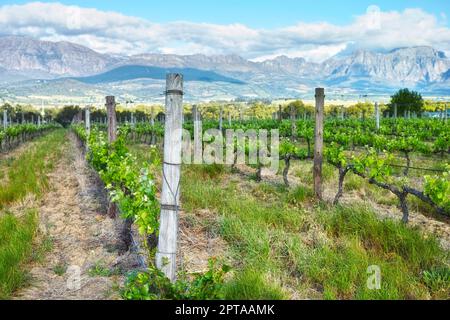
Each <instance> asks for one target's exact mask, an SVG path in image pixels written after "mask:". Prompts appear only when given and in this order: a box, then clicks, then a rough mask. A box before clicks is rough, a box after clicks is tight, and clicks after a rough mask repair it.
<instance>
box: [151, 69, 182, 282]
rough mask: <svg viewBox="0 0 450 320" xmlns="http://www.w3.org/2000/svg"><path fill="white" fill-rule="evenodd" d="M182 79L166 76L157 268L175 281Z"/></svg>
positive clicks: (179, 75)
mask: <svg viewBox="0 0 450 320" xmlns="http://www.w3.org/2000/svg"><path fill="white" fill-rule="evenodd" d="M182 112H183V76H182V75H181V74H173V73H172V74H167V78H166V121H165V128H164V163H163V173H162V174H163V183H162V192H161V215H160V227H159V239H158V250H157V253H156V266H157V267H158V268H159V269H160V270H162V272H163V273H164V274H165V275H166V276H167V278H169V279H170V281H172V282H174V281H175V279H176V252H177V238H178V212H179V210H180V204H179V200H180V177H181V141H182V130H181V129H182V125H183V124H182Z"/></svg>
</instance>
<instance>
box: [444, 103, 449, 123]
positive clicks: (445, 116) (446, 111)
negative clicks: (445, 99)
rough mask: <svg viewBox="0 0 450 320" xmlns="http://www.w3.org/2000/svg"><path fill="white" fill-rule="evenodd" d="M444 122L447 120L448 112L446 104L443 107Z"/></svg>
mask: <svg viewBox="0 0 450 320" xmlns="http://www.w3.org/2000/svg"><path fill="white" fill-rule="evenodd" d="M444 112H445V114H444V121H445V122H447V119H448V110H447V104H445V105H444Z"/></svg>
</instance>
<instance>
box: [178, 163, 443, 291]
mask: <svg viewBox="0 0 450 320" xmlns="http://www.w3.org/2000/svg"><path fill="white" fill-rule="evenodd" d="M215 170H216V169H215V168H208V167H207V166H194V165H192V166H183V169H182V185H181V196H182V206H183V209H184V210H185V212H186V213H187V214H191V213H193V212H195V211H197V210H200V209H208V210H209V211H210V212H213V213H215V215H216V218H215V222H214V228H217V232H218V234H219V235H220V236H221V237H222V238H223V239H224V240H225V241H226V242H227V243H228V246H229V251H228V253H227V254H228V255H229V257H228V258H230V259H231V260H232V261H234V266H233V270H234V272H233V274H234V276H233V277H232V278H231V279H230V280H228V281H227V283H226V284H225V287H224V292H225V297H226V298H227V299H288V298H290V296H289V294H288V292H289V291H288V290H286V289H287V287H289V288H290V289H293V290H298V291H299V292H300V296H311V295H312V296H314V297H316V296H319V297H322V298H324V299H430V298H434V299H448V298H449V297H450V292H449V288H448V281H447V279H448V272H449V271H448V270H449V269H448V257H449V256H448V252H447V251H444V250H443V249H441V248H440V246H439V243H438V241H437V240H436V239H435V238H433V237H431V236H427V237H424V236H423V235H422V234H421V232H420V231H419V230H418V229H415V228H411V227H409V226H405V225H403V224H402V223H400V222H396V221H392V220H380V219H379V218H378V217H377V216H376V215H375V214H374V213H373V212H372V211H371V210H370V209H367V208H364V207H358V206H349V207H345V206H337V207H329V206H327V205H320V206H315V207H313V208H311V209H308V211H305V209H302V207H303V206H302V204H303V203H305V202H306V201H308V200H309V199H310V198H311V196H312V191H311V190H309V189H308V188H304V187H298V188H294V189H287V188H285V187H281V186H277V185H271V184H267V183H255V182H253V181H248V180H245V179H244V181H242V179H241V178H236V177H233V178H230V176H229V175H228V172H226V171H225V172H222V171H219V173H217V174H216V173H215V172H216V171H215ZM209 172H213V174H209ZM305 175H306V174H305ZM349 181H350V183H349V184H348V182H349ZM346 182H347V184H348V185H347V188H348V187H349V186H350V187H351V189H352V190H353V189H360V188H362V187H364V181H363V180H362V179H360V178H359V177H357V176H354V175H352V174H349V177H347V179H346ZM310 207H311V206H307V208H310ZM208 223H209V222H208ZM370 266H378V267H379V268H380V271H381V282H380V286H381V287H380V288H379V289H376V290H373V289H372V288H369V287H368V285H367V284H368V280H369V279H370V276H371V274H370V272H368V268H369V267H370ZM302 290H307V291H302Z"/></svg>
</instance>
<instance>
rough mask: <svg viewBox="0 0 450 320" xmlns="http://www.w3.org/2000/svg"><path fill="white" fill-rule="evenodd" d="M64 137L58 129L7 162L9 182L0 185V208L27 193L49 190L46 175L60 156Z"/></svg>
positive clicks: (38, 193) (37, 193) (39, 192)
mask: <svg viewBox="0 0 450 320" xmlns="http://www.w3.org/2000/svg"><path fill="white" fill-rule="evenodd" d="M64 135H65V131H63V130H58V131H55V132H53V133H50V134H48V135H46V136H44V137H41V138H39V139H38V140H37V141H36V143H33V144H30V148H29V149H27V150H26V151H25V152H24V153H22V154H20V155H19V156H17V157H16V158H15V159H13V161H11V162H10V163H8V168H7V171H8V172H7V176H8V179H7V181H6V183H5V184H0V185H1V188H0V209H3V208H4V207H5V206H6V205H8V204H11V203H13V202H15V201H17V200H21V199H23V198H24V197H25V196H26V195H27V194H29V193H33V194H36V195H38V196H39V195H41V194H42V192H44V191H45V190H46V189H47V188H48V178H47V173H48V172H50V171H51V170H52V169H53V163H54V162H55V160H56V159H57V158H59V156H60V152H61V145H62V143H63V138H64Z"/></svg>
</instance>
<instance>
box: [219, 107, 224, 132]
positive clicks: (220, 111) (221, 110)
mask: <svg viewBox="0 0 450 320" xmlns="http://www.w3.org/2000/svg"><path fill="white" fill-rule="evenodd" d="M222 127H223V108H222V107H220V110H219V131H222Z"/></svg>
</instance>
